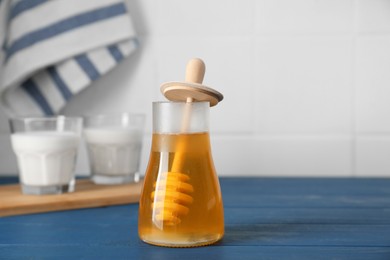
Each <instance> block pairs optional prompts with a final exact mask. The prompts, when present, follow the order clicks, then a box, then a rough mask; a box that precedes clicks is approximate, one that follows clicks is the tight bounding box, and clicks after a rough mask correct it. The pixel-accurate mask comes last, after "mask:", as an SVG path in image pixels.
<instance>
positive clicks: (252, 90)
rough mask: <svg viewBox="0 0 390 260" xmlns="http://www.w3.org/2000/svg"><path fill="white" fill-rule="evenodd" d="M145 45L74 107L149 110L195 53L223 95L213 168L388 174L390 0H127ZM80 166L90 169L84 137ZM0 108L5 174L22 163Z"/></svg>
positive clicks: (216, 116)
mask: <svg viewBox="0 0 390 260" xmlns="http://www.w3.org/2000/svg"><path fill="white" fill-rule="evenodd" d="M128 5H129V8H130V13H131V16H132V19H133V22H134V25H135V27H136V30H137V32H138V35H139V40H140V48H139V49H138V50H137V52H136V53H135V54H133V55H132V56H131V57H130V58H129V59H127V60H126V61H124V62H123V63H122V64H121V65H120V66H119V67H117V68H116V69H115V70H114V71H112V72H111V73H109V74H108V75H106V76H104V77H103V78H101V79H99V80H98V81H97V82H96V83H95V84H94V85H92V86H90V87H89V88H88V89H87V90H85V91H84V92H82V93H81V94H80V95H78V96H76V97H75V98H74V99H73V100H72V101H71V102H70V103H69V104H68V105H67V107H66V108H65V110H64V114H66V115H82V114H93V113H102V112H120V111H130V112H138V113H145V114H146V115H147V120H146V121H147V124H146V131H145V138H144V146H143V155H142V161H141V173H143V172H144V171H145V168H146V165H147V161H148V157H149V149H150V139H151V121H152V118H151V104H152V102H153V101H157V100H164V97H163V96H162V95H161V94H160V93H159V86H160V84H161V83H162V82H165V81H172V80H175V81H177V80H183V79H184V72H185V65H186V63H187V61H188V59H190V58H192V57H200V58H202V59H203V60H204V61H205V63H206V67H207V68H206V76H205V80H204V84H205V85H208V86H211V87H213V88H216V89H217V90H219V91H220V92H222V93H223V94H224V96H225V100H224V101H222V102H221V103H220V104H219V105H218V106H216V107H214V108H212V110H211V138H212V152H213V157H214V162H215V165H216V168H217V172H218V174H219V175H221V176H223V175H224V176H226V175H230V176H231V175H237V176H244V175H259V176H390V116H389V113H390V0H212V1H210V0H164V1H155V0H128ZM80 150H81V151H80V156H79V160H78V165H77V173H78V174H80V175H85V174H88V172H89V167H88V160H87V156H86V153H85V148H84V146H83V145H82V146H81V148H80ZM16 173H17V167H16V159H15V156H14V154H13V153H12V151H11V148H10V142H9V130H8V122H7V119H6V117H5V115H4V114H3V112H2V111H0V174H3V175H9V174H16Z"/></svg>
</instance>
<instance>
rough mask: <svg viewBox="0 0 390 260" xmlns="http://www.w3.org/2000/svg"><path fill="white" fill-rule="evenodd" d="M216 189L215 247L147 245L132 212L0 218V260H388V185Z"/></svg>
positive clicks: (369, 181) (242, 183) (250, 182)
mask: <svg viewBox="0 0 390 260" xmlns="http://www.w3.org/2000/svg"><path fill="white" fill-rule="evenodd" d="M15 181H16V179H15V178H0V184H5V183H11V182H15ZM220 183H221V188H222V195H223V200H224V208H225V237H224V238H223V240H222V241H221V242H219V243H217V244H215V245H212V246H207V247H198V248H185V249H183V248H164V247H157V246H151V245H148V244H145V243H143V242H142V241H140V240H139V238H138V234H137V216H138V204H130V205H123V206H112V207H104V208H93V209H81V210H71V211H62V212H53V213H44V214H34V215H24V216H12V217H3V218H0V259H20V258H22V259H48V258H49V259H110V258H111V259H185V260H188V259H390V179H384V178H377V179H374V178H365V179H364V178H220ZM0 203H1V198H0Z"/></svg>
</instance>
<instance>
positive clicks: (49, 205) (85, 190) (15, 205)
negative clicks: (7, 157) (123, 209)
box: [0, 180, 143, 217]
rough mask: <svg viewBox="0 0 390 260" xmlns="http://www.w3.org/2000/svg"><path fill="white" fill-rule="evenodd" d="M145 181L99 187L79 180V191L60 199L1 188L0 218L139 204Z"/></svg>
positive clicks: (62, 195) (7, 187) (17, 189)
mask: <svg viewBox="0 0 390 260" xmlns="http://www.w3.org/2000/svg"><path fill="white" fill-rule="evenodd" d="M142 183H143V182H142V181H140V182H138V183H132V184H124V185H96V184H94V183H93V182H91V181H90V180H78V181H77V184H76V191H75V192H72V193H66V194H58V195H39V196H37V195H23V194H22V193H21V189H20V185H19V184H14V185H3V186H0V217H4V216H13V215H23V214H32V213H40V212H49V211H59V210H70V209H80V208H95V207H103V206H110V205H121V204H128V203H138V201H139V198H140V194H141V189H142Z"/></svg>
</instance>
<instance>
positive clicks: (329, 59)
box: [255, 37, 353, 134]
mask: <svg viewBox="0 0 390 260" xmlns="http://www.w3.org/2000/svg"><path fill="white" fill-rule="evenodd" d="M352 46H353V41H352V39H350V38H348V37H288V38H276V37H270V38H259V39H258V41H257V45H256V47H257V51H256V66H255V69H256V72H255V73H256V75H257V81H256V82H255V89H256V94H255V95H256V102H255V103H256V121H257V122H256V130H257V132H258V133H263V134H264V133H267V134H346V133H350V132H351V131H352V129H351V127H352V125H351V122H352V121H351V118H352V92H353V91H352V61H353V55H352V51H353V48H352Z"/></svg>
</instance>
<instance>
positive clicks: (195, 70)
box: [186, 58, 206, 84]
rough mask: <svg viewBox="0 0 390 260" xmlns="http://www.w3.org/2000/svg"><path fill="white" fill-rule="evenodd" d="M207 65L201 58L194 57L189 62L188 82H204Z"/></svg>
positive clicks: (187, 70) (187, 69)
mask: <svg viewBox="0 0 390 260" xmlns="http://www.w3.org/2000/svg"><path fill="white" fill-rule="evenodd" d="M205 71H206V66H205V64H204V62H203V61H202V60H201V59H198V58H194V59H191V60H190V61H189V62H188V63H187V68H186V82H191V83H198V84H202V82H203V78H204V73H205Z"/></svg>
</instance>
